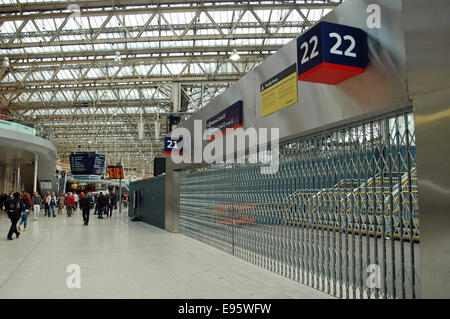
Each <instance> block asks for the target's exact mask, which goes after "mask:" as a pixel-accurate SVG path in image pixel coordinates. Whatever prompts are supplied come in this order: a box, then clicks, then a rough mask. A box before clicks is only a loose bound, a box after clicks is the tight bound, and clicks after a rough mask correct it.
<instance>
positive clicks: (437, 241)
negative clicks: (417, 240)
mask: <svg viewBox="0 0 450 319" xmlns="http://www.w3.org/2000/svg"><path fill="white" fill-rule="evenodd" d="M403 13H404V29H405V45H406V62H407V68H408V89H409V93H410V99H411V100H413V106H414V115H415V119H416V133H417V149H418V150H417V170H418V174H419V176H420V180H419V188H420V194H421V196H420V202H419V205H420V220H421V224H422V229H421V232H422V240H421V248H422V249H421V250H422V258H421V270H422V282H423V283H422V287H423V297H424V298H450V272H449V269H450V251H449V242H450V235H449V229H450V214H449V211H450V196H449V195H450V180H449V176H450V161H449V158H450V147H449V142H448V138H449V133H450V130H449V128H450V103H449V101H450V90H449V87H450V72H449V70H450V59H449V56H450V41H449V34H450V20H449V14H450V3H449V1H446V0H429V1H420V0H405V1H403Z"/></svg>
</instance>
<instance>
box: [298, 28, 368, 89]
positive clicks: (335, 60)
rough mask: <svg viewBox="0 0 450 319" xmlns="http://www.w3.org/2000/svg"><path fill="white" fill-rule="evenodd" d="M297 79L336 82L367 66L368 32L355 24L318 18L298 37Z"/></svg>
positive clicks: (352, 75)
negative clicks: (319, 20)
mask: <svg viewBox="0 0 450 319" xmlns="http://www.w3.org/2000/svg"><path fill="white" fill-rule="evenodd" d="M297 58H298V62H297V67H298V79H299V81H306V82H315V83H323V84H333V85H335V84H338V83H340V82H342V81H345V80H347V79H349V78H351V77H354V76H356V75H358V74H360V73H363V72H364V70H365V68H366V67H367V63H368V58H367V35H366V33H365V32H364V31H363V30H361V29H358V28H354V27H350V26H346V25H341V24H336V23H330V22H325V21H322V22H319V23H318V24H317V25H315V26H314V27H313V28H311V29H310V30H309V31H307V32H306V33H305V34H303V35H301V36H300V37H298V38H297Z"/></svg>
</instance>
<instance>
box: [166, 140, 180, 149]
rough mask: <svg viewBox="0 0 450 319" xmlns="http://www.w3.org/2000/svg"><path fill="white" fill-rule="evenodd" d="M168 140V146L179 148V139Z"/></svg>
mask: <svg viewBox="0 0 450 319" xmlns="http://www.w3.org/2000/svg"><path fill="white" fill-rule="evenodd" d="M167 142H169V145H168V148H178V143H177V141H171V140H168V141H167Z"/></svg>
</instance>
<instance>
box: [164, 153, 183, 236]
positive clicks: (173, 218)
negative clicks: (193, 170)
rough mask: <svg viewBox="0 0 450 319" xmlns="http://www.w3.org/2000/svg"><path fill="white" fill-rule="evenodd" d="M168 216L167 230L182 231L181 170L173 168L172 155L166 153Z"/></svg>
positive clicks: (166, 218)
mask: <svg viewBox="0 0 450 319" xmlns="http://www.w3.org/2000/svg"><path fill="white" fill-rule="evenodd" d="M165 187H166V217H165V230H167V231H169V232H171V233H179V232H180V172H179V171H176V170H174V169H173V163H172V159H171V158H170V156H167V155H166V186H165Z"/></svg>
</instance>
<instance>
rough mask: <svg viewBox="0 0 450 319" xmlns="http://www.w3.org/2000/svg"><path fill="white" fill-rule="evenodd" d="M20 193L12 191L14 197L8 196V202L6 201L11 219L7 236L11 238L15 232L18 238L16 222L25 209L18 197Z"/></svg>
mask: <svg viewBox="0 0 450 319" xmlns="http://www.w3.org/2000/svg"><path fill="white" fill-rule="evenodd" d="M19 196H20V193H14V198H13V199H11V198H8V202H7V203H6V208H7V213H8V217H9V219H10V220H11V227H10V228H9V232H8V236H7V238H8V239H9V240H12V239H13V238H12V235H13V234H14V233H15V234H16V237H17V238H19V236H20V233H19V231H18V230H17V222H18V221H19V219H20V216H21V214H22V212H23V211H24V210H25V205H24V204H23V202H22V200H20V198H19Z"/></svg>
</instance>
